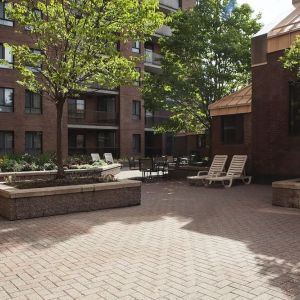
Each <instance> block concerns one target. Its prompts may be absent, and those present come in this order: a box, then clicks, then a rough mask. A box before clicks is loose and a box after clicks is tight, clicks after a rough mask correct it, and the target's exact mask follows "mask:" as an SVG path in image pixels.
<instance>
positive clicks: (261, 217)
mask: <svg viewBox="0 0 300 300" xmlns="http://www.w3.org/2000/svg"><path fill="white" fill-rule="evenodd" d="M66 197H67V196H66ZM271 199H272V190H271V187H270V186H263V185H250V186H244V185H240V186H234V187H233V188H231V189H226V190H225V189H223V188H219V187H212V188H205V187H190V186H188V185H187V184H186V182H184V181H166V182H165V181H160V182H154V183H147V184H143V186H142V205H141V206H138V207H131V208H125V209H114V210H105V211H97V212H90V213H80V214H73V215H65V216H55V217H49V218H41V219H32V220H23V221H18V222H9V221H6V220H4V219H0V299H1V300H2V299H3V300H5V299H20V300H22V299H30V300H32V299H44V300H50V299H80V300H81V299H90V300H93V299H97V300H98V299H105V300H113V299H121V300H133V299H138V300H144V299H145V300H151V299H174V300H178V299H184V300H186V299H187V300H196V299H197V300H199V299H201V300H204V299H218V300H219V299H228V300H230V299H286V300H288V299H295V297H297V296H298V295H299V293H300V291H299V287H300V271H299V270H300V210H296V209H286V208H278V207H272V206H271Z"/></svg>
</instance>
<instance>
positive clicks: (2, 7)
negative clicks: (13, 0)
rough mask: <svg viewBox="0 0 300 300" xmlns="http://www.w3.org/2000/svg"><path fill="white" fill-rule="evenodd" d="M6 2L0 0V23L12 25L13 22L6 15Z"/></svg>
mask: <svg viewBox="0 0 300 300" xmlns="http://www.w3.org/2000/svg"><path fill="white" fill-rule="evenodd" d="M7 5H8V4H7V3H6V2H4V1H2V0H0V25H4V26H14V22H13V21H11V20H9V18H8V17H7V15H6V7H7Z"/></svg>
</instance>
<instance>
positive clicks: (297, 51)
mask: <svg viewBox="0 0 300 300" xmlns="http://www.w3.org/2000/svg"><path fill="white" fill-rule="evenodd" d="M281 61H282V63H283V66H284V68H286V69H288V70H290V71H292V72H293V73H295V74H296V76H297V77H298V78H300V36H297V38H296V40H295V41H294V42H293V44H292V45H291V47H290V48H289V49H287V50H286V51H285V54H284V56H283V57H282V58H281Z"/></svg>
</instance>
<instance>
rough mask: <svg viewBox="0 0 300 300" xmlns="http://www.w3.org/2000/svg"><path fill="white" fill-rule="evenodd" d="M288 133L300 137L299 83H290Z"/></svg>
mask: <svg viewBox="0 0 300 300" xmlns="http://www.w3.org/2000/svg"><path fill="white" fill-rule="evenodd" d="M290 133H291V134H292V135H300V81H294V82H290Z"/></svg>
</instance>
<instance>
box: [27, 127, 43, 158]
mask: <svg viewBox="0 0 300 300" xmlns="http://www.w3.org/2000/svg"><path fill="white" fill-rule="evenodd" d="M25 152H26V153H28V154H33V155H35V154H41V153H42V152H43V133H42V132H40V131H26V132H25Z"/></svg>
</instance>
